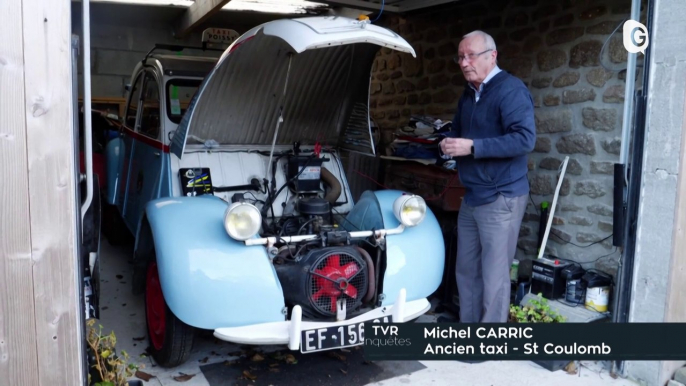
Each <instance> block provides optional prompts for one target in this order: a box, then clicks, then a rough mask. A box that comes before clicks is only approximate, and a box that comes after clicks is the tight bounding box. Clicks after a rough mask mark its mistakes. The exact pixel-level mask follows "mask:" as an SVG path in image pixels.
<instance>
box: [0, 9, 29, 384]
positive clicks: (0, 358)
mask: <svg viewBox="0 0 686 386" xmlns="http://www.w3.org/2000/svg"><path fill="white" fill-rule="evenodd" d="M22 34H23V31H22V4H21V1H2V2H0V36H2V39H0V165H2V167H0V180H2V181H3V182H2V183H0V213H1V215H0V252H1V254H0V379H2V380H3V383H4V382H7V384H15V385H27V386H28V385H37V384H38V352H37V350H36V335H35V333H36V320H35V319H36V318H35V312H34V302H33V261H32V259H31V223H30V218H29V178H28V163H27V158H26V109H25V106H24V99H25V98H24V57H23V55H24V51H23V49H22V40H23V36H22Z"/></svg>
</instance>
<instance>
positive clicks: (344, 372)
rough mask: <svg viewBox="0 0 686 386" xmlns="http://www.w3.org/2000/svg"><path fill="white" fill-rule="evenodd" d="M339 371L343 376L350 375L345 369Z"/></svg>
mask: <svg viewBox="0 0 686 386" xmlns="http://www.w3.org/2000/svg"><path fill="white" fill-rule="evenodd" d="M339 370H341V372H342V373H343V374H345V375H348V372H347V371H345V370H343V369H339Z"/></svg>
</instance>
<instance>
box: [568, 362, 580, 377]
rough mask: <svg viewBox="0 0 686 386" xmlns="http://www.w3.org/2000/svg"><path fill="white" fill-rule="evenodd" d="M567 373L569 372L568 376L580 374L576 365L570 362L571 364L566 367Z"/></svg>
mask: <svg viewBox="0 0 686 386" xmlns="http://www.w3.org/2000/svg"><path fill="white" fill-rule="evenodd" d="M565 371H566V372H567V374H570V375H575V374H576V373H577V372H578V371H577V369H576V363H575V362H569V364H568V365H567V366H565Z"/></svg>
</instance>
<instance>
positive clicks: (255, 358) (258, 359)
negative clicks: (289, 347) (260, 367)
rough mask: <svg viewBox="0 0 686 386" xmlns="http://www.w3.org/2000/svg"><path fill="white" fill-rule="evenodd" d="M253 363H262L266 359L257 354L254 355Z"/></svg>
mask: <svg viewBox="0 0 686 386" xmlns="http://www.w3.org/2000/svg"><path fill="white" fill-rule="evenodd" d="M250 359H251V360H252V361H253V362H261V361H263V360H264V357H263V356H262V355H260V354H255V355H253V357H252V358H250Z"/></svg>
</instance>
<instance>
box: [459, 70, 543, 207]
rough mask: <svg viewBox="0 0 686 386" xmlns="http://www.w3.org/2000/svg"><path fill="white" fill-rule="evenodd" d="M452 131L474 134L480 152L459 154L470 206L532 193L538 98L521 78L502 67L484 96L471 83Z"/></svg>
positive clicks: (473, 138)
mask: <svg viewBox="0 0 686 386" xmlns="http://www.w3.org/2000/svg"><path fill="white" fill-rule="evenodd" d="M452 127H453V128H452V131H451V132H450V133H446V134H447V136H449V137H455V138H470V139H472V140H474V155H473V156H472V155H468V156H464V157H456V160H457V168H458V169H457V170H458V173H459V176H460V180H461V182H462V184H463V185H464V186H465V188H466V194H465V197H464V201H465V202H466V203H467V204H468V205H470V206H478V205H483V204H488V203H491V202H493V201H495V200H496V199H497V198H498V194H502V195H504V196H505V197H516V196H521V195H524V194H528V193H529V180H528V179H527V173H528V160H527V154H528V153H530V152H531V151H532V150H533V148H534V144H535V143H536V124H535V120H534V103H533V99H532V97H531V94H530V93H529V90H528V89H527V87H526V86H525V85H524V83H523V82H522V81H521V80H519V79H518V78H516V77H514V76H512V75H510V74H508V73H507V72H505V71H501V72H499V73H498V74H497V75H496V76H494V77H493V78H492V79H491V80H489V81H488V83H485V84H484V85H483V89H482V92H481V96H480V98H479V101H478V102H476V99H475V93H474V90H473V89H472V88H471V87H469V86H467V87H465V90H464V93H463V94H462V97H461V98H460V100H459V102H458V105H457V113H456V114H455V118H454V119H453V124H452Z"/></svg>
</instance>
